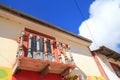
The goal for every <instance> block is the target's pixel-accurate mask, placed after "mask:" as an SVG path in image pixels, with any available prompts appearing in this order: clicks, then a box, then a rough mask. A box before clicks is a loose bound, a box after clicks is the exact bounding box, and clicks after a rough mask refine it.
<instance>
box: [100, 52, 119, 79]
mask: <svg viewBox="0 0 120 80" xmlns="http://www.w3.org/2000/svg"><path fill="white" fill-rule="evenodd" d="M98 59H99V61H100V63H101V65H102V67H103V69H104V71H105V73H106V75H107V76H108V78H109V80H120V78H119V77H118V76H117V75H116V74H115V72H114V70H113V68H112V66H111V65H110V63H109V62H112V63H114V64H118V65H119V66H120V62H119V61H116V62H115V60H113V59H112V58H109V59H107V57H106V56H104V55H101V54H98Z"/></svg>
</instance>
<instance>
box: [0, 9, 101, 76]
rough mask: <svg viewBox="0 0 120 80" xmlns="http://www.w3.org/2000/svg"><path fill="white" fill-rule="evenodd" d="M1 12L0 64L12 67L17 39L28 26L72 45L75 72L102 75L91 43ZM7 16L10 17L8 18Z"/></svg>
mask: <svg viewBox="0 0 120 80" xmlns="http://www.w3.org/2000/svg"><path fill="white" fill-rule="evenodd" d="M0 13H1V14H0V15H1V16H0V44H1V46H0V57H1V58H0V60H2V61H3V62H2V63H0V65H3V66H7V67H11V68H12V65H13V64H14V62H15V61H14V60H15V54H16V53H17V48H18V43H17V42H16V41H15V39H16V38H18V36H19V35H20V33H21V31H22V30H24V28H25V27H27V28H30V29H33V30H36V31H39V32H42V33H45V34H48V35H51V36H54V37H55V38H56V40H58V41H60V42H64V43H66V44H69V45H70V46H71V51H70V52H71V53H72V55H73V58H74V60H75V64H76V66H77V67H78V68H76V70H75V71H73V72H74V73H77V74H80V73H83V74H85V75H88V76H101V74H100V72H99V70H98V68H97V66H96V63H95V62H94V59H93V58H92V56H91V54H90V51H89V49H88V48H87V47H88V46H89V45H90V43H88V42H86V41H83V40H80V39H77V38H75V37H72V36H70V35H68V34H65V33H61V32H60V31H55V30H54V29H51V28H48V27H44V26H43V25H39V24H35V23H33V22H30V21H27V20H24V19H21V18H18V17H15V16H13V15H10V14H5V13H4V12H2V11H0ZM3 13H4V14H3ZM5 16H8V17H7V18H6V17H5ZM1 55H2V56H1ZM8 55H9V56H8ZM4 57H5V58H4ZM6 59H7V60H8V61H9V62H8V61H7V60H6Z"/></svg>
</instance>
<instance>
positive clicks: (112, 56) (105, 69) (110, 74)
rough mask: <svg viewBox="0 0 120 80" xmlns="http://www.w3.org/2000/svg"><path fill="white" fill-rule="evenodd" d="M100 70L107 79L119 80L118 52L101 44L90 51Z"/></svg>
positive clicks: (119, 61)
mask: <svg viewBox="0 0 120 80" xmlns="http://www.w3.org/2000/svg"><path fill="white" fill-rule="evenodd" d="M92 53H93V55H94V58H95V60H96V62H97V64H98V65H99V66H98V67H99V69H100V71H101V72H102V73H103V74H104V75H103V76H104V77H106V79H107V80H120V54H119V53H117V52H115V51H113V50H111V49H109V48H107V47H105V46H101V47H100V48H99V49H97V50H94V51H92Z"/></svg>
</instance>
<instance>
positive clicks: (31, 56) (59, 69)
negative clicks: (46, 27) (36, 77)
mask: <svg viewBox="0 0 120 80" xmlns="http://www.w3.org/2000/svg"><path fill="white" fill-rule="evenodd" d="M19 43H20V44H19V51H18V54H17V61H16V66H14V73H15V72H16V71H17V70H29V71H36V72H40V75H41V76H44V75H46V74H47V73H55V74H60V75H61V76H65V75H66V74H68V73H69V72H70V70H71V69H74V68H75V65H74V60H73V57H72V55H71V54H70V52H69V51H70V47H69V45H67V44H65V43H61V42H58V41H56V40H54V39H51V38H48V37H44V36H40V35H36V34H33V33H29V32H22V33H21V37H20V39H19Z"/></svg>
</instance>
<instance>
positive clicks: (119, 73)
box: [110, 62, 120, 78]
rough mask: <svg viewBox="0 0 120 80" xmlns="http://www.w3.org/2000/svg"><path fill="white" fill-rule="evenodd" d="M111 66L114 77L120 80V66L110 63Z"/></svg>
mask: <svg viewBox="0 0 120 80" xmlns="http://www.w3.org/2000/svg"><path fill="white" fill-rule="evenodd" d="M110 64H111V66H112V68H113V70H114V71H115V73H116V75H117V76H118V77H119V78H120V66H119V65H117V64H114V63H111V62H110Z"/></svg>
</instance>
